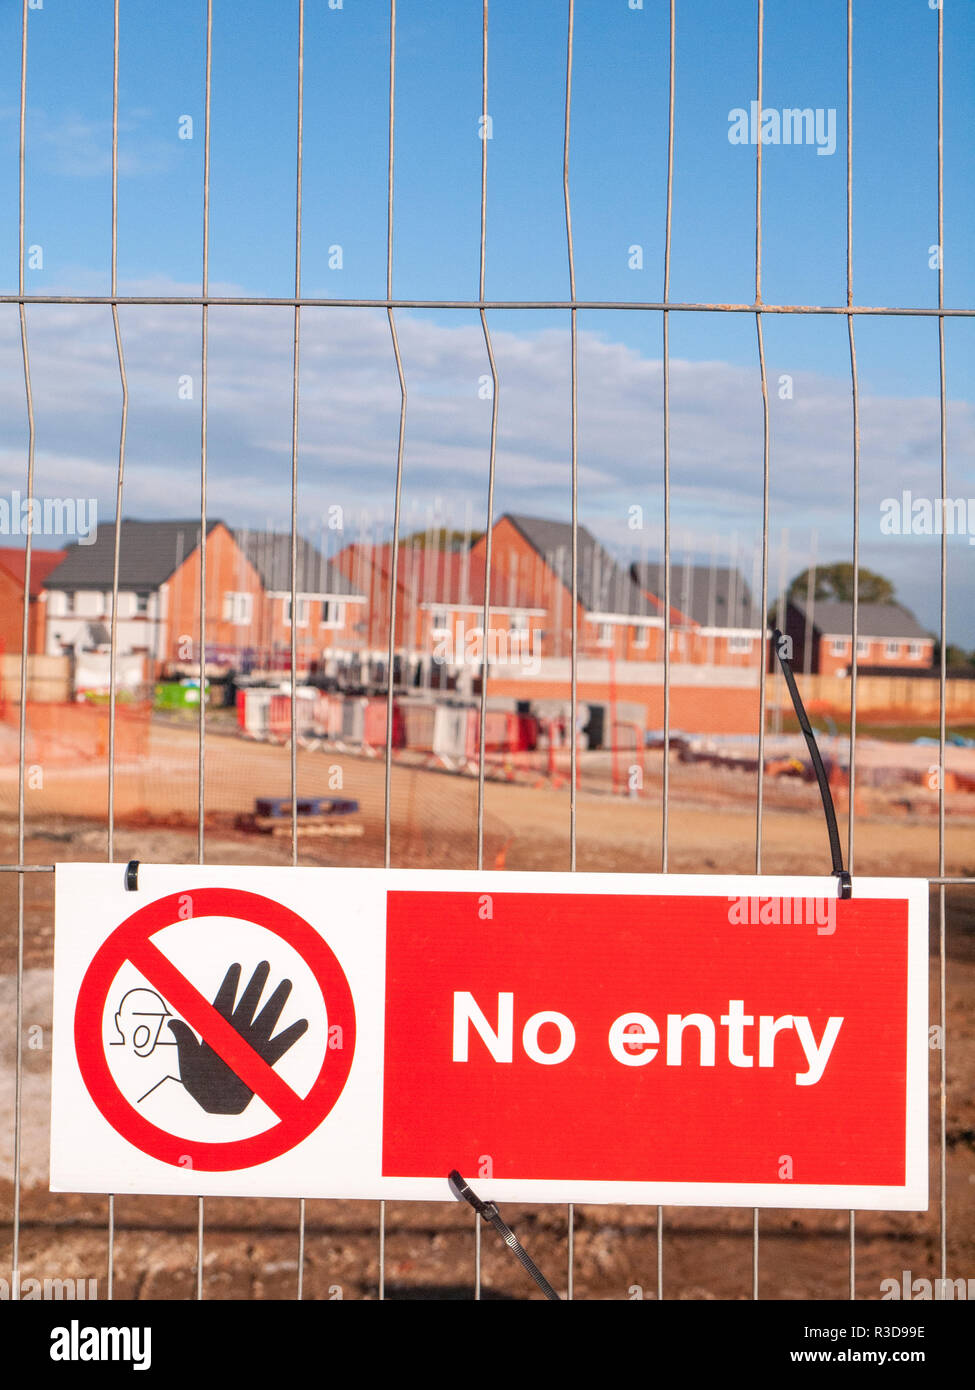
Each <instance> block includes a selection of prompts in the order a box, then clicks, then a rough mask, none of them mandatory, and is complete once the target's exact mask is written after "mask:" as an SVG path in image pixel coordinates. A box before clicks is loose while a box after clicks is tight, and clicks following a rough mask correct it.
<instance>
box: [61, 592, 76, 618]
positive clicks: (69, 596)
mask: <svg viewBox="0 0 975 1390" xmlns="http://www.w3.org/2000/svg"><path fill="white" fill-rule="evenodd" d="M61 612H62V613H73V612H74V594H73V592H72V591H71V590H70V589H66V590H65V592H64V594H63V595H62V596H61Z"/></svg>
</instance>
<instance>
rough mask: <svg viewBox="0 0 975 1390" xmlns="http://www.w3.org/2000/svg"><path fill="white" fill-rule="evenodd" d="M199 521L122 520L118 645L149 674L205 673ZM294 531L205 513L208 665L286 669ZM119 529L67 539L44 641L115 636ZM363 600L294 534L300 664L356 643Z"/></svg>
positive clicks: (70, 647)
mask: <svg viewBox="0 0 975 1390" xmlns="http://www.w3.org/2000/svg"><path fill="white" fill-rule="evenodd" d="M200 536H201V531H200V525H199V522H196V521H133V520H127V519H123V521H122V525H121V535H120V537H119V601H118V621H117V645H118V653H119V655H120V656H127V655H141V656H143V657H144V658H145V660H146V678H147V679H148V680H153V679H155V678H156V677H157V676H159V675H162V674H180V673H182V674H198V673H199V661H200V651H199V637H200V609H201V585H200V570H201V564H200V558H201V555H200ZM290 547H291V534H290V532H288V533H286V534H285V535H280V534H274V533H259V532H243V531H241V532H232V531H231V530H230V529H229V528H228V527H227V526H226V525H225V524H224V522H222V521H208V522H207V544H206V666H207V670H208V671H209V672H211V673H213V674H220V673H222V672H225V671H229V670H231V669H233V670H243V671H252V670H281V669H289V668H290V654H291V623H290V604H291V559H290ZM114 553H115V527H114V525H112V526H100V527H99V529H98V535H97V538H96V540H95V542H94V543H93V544H91V545H85V546H79V545H75V546H71V547H69V548H68V550H67V552H66V553H65V557H64V559H63V561H62V563H61V564H60V565H58V567H57V568H56V569H54V570H53V571H52V572H51V573H50V574H49V575H48V577H47V579H46V580H45V584H44V589H45V595H46V609H47V615H46V637H45V649H46V650H47V651H48V652H49V653H50V654H52V655H58V654H61V653H63V652H82V651H105V650H107V649H108V646H109V643H110V637H111V633H110V624H111V616H112V612H111V610H112V578H113V573H114ZM357 602H358V603H361V599H359V598H357V596H355V595H353V594H351V593H350V592H349V589H348V585H347V584H346V583H345V582H344V580H343V579H342V578H341V576H340V575H338V574H337V573H335V572H334V571H333V570H332V569H331V567H330V566H328V565H327V564H326V563H325V562H324V560H323V559H322V557H321V556H320V555H319V552H318V551H317V550H315V548H314V547H313V546H310V545H309V544H308V542H306V541H304V540H303V539H302V538H301V537H299V538H298V627H299V635H300V638H301V640H300V643H299V668H300V669H304V670H307V669H308V668H309V667H310V666H311V664H312V663H316V662H319V661H320V660H321V659H322V656H323V653H324V652H326V651H330V650H332V649H333V648H334V647H335V646H336V644H337V643H338V642H340V641H346V642H351V639H350V638H349V635H348V628H349V624H350V623H353V621H354V620H353V618H352V616H351V615H352V611H353V608H354V606H355V605H356V603H357Z"/></svg>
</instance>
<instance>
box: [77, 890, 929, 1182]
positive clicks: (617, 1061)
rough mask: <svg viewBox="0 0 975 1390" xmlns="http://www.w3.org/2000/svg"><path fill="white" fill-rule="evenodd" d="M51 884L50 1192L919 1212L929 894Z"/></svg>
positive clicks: (923, 1167) (924, 1165)
mask: <svg viewBox="0 0 975 1390" xmlns="http://www.w3.org/2000/svg"><path fill="white" fill-rule="evenodd" d="M123 880H124V871H123V868H122V867H121V866H119V865H101V864H100V865H75V864H71V865H61V866H59V867H58V870H57V885H56V886H57V912H56V941H55V1025H54V1026H55V1034H54V1084H53V1102H52V1130H51V1186H52V1189H54V1190H58V1191H103V1192H108V1191H111V1192H123V1191H131V1192H167V1193H169V1192H172V1193H188V1194H202V1195H207V1194H226V1195H236V1194H240V1195H266V1196H305V1197H330V1196H331V1197H389V1198H393V1197H406V1198H423V1199H426V1198H445V1197H447V1196H448V1188H447V1174H448V1172H449V1171H450V1170H451V1169H454V1168H457V1169H459V1170H460V1171H461V1172H462V1173H463V1174H464V1175H465V1176H467V1177H469V1178H470V1179H471V1180H474V1179H475V1178H476V1179H477V1182H478V1191H479V1192H482V1194H483V1195H487V1196H490V1197H495V1198H497V1199H499V1200H502V1199H503V1200H526V1201H539V1200H541V1201H545V1200H553V1201H566V1200H575V1201H591V1202H600V1201H629V1202H644V1203H664V1204H706V1205H748V1206H752V1205H755V1206H789V1207H797V1206H818V1207H843V1208H846V1207H860V1208H866V1207H877V1208H887V1209H904V1210H910V1209H920V1208H924V1207H926V1205H927V1066H928V1055H929V1053H928V1038H927V988H928V986H927V886H926V884H925V883H923V882H915V881H905V880H880V879H857V880H855V882H854V886H853V897H852V898H851V899H850V900H848V901H840V900H839V899H838V896H837V885H836V882H835V880H832V879H822V878H801V879H796V878H771V877H764V878H737V877H711V876H680V875H667V876H645V875H612V876H610V875H598V874H518V873H511V874H509V873H462V872H453V871H451V872H442V873H434V872H427V871H411V870H388V871H385V872H379V871H376V870H354V869H256V868H253V869H240V868H234V869H233V870H229V869H225V870H221V869H219V868H202V867H194V868H187V867H183V866H152V865H143V866H142V867H141V869H140V873H139V885H138V889H137V891H134V892H129V891H126V889H125V887H124V881H123Z"/></svg>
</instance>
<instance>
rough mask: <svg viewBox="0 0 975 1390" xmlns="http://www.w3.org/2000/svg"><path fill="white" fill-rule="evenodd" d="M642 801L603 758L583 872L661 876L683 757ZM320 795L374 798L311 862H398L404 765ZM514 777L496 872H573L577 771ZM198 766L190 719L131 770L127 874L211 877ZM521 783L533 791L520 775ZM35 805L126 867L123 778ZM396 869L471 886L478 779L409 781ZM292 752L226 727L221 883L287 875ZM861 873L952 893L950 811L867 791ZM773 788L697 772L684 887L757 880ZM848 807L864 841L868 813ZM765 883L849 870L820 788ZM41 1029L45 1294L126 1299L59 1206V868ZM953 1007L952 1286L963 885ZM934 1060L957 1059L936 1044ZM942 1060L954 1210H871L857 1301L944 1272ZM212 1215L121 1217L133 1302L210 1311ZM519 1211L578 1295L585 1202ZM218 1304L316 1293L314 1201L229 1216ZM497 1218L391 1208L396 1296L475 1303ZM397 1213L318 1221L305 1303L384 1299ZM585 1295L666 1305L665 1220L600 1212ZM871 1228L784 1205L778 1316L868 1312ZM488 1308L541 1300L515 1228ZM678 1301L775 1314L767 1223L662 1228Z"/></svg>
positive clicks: (964, 831) (40, 888)
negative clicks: (281, 868) (802, 1305)
mask: <svg viewBox="0 0 975 1390" xmlns="http://www.w3.org/2000/svg"><path fill="white" fill-rule="evenodd" d="M9 751H10V750H9V748H7V749H5V758H4V762H3V764H2V765H0V862H6V863H16V862H17V861H18V853H19V845H18V828H17V796H18V778H17V768H16V762H13V763H11V760H10V757H9ZM643 769H644V770H643V787H642V789H641V790H640V791H639V794H635V795H627V796H622V795H617V796H613V795H612V794H611V790H612V784H613V768H612V756H611V755H607V754H583V755H581V757H580V787H579V791H578V793H577V866H578V868H579V869H580V870H590V871H594V872H618V871H628V872H634V871H636V872H657V871H659V870H660V868H661V845H662V838H663V815H662V804H663V797H662V781H663V764H662V755H661V754H660V753H659V752H658V751H657V752H654V751H648V752H647V753H646V755H645V759H644V763H643ZM297 773H298V786H297V790H298V794H299V795H300V796H327V795H341V796H342V797H344V798H353V799H355V800H357V801H358V802H359V808H360V809H359V813H358V815H357V816H356V817H355V818H354V819H355V821H356V823H357V824H359V825H361V827H362V830H363V833H362V835H361V836H359V837H356V838H334V837H331V836H311V837H309V838H308V839H307V841H305V840H303V839H302V838H301V836H300V835H299V843H298V859H299V862H300V863H306V864H347V865H360V866H380V865H381V864H382V863H383V853H384V811H385V775H384V764H383V759H382V757H381V756H372V757H364V756H356V755H353V754H350V753H340V752H336V751H335V750H332V749H329V748H327V747H318V748H314V749H299V750H298V754H297ZM523 774H524V769H520V770H517V771H516V772H513V770H512V768H511V767H510V766H507V767H506V766H505V765H504V764H502V763H500V762H499V764H498V765H497V766H496V767H495V768H494V769H492V776H491V778H490V779H489V780H488V781H487V784H486V788H485V817H484V830H485V842H484V864H485V866H486V867H488V868H494V867H497V868H504V869H508V870H514V869H527V870H539V869H550V870H558V869H568V868H569V862H570V859H569V855H570V840H569V836H570V822H569V804H570V803H569V786H568V776H567V759H566V768H565V769H564V770H563V771H562V773H561V774H560V776H559V777H558V779H557V780H558V781H559V782H560V785H557V786H553V785H552V784H551V780H550V779H549V778H548V777H547V776H546V775H544V774H542V773H539V774H538V775H535V773H534V772H532V771H529V773H528V775H523ZM198 777H199V752H198V739H197V735H196V732H195V729H194V728H193V726H192V725H191V724H190V723H186V724H185V725H182V724H180V723H179V722H177V721H161V720H156V721H154V722H153V725H152V729H151V741H150V747H149V750H148V754H147V756H146V757H145V758H144V759H141V760H134V761H132V762H131V763H130V764H128V765H125V764H123V765H121V766H119V767H117V769H116V775H115V786H114V809H115V823H116V831H115V836H114V845H113V851H114V858H115V859H116V860H118V861H121V862H124V861H126V860H128V859H129V858H137V859H140V860H142V861H145V862H159V863H194V862H197V861H198V857H199V844H198V836H197V812H198V787H199V781H198ZM512 778H514V780H511V779H512ZM32 780H33V782H34V785H33V786H29V787H27V788H26V790H25V806H24V809H25V840H24V860H25V862H27V863H36V864H53V863H56V862H58V861H64V860H79V861H103V860H105V859H106V858H107V857H108V837H107V831H106V823H107V811H108V775H107V771H106V763H105V760H104V759H102V760H101V761H100V762H96V761H92V762H86V761H83V760H77V761H75V762H74V763H73V764H71V765H67V766H53V765H43V766H41V767H40V768H39V769H36V770H35V773H34V775H33V779H32ZM391 782H392V785H391V802H390V821H391V860H392V863H393V864H394V865H398V866H406V867H429V868H448V867H449V868H471V867H473V866H474V864H475V855H476V842H477V821H476V813H477V782H476V779H474V778H471V777H467V776H461V775H456V774H450V773H448V772H445V771H442V770H435V769H432V768H427V767H416V766H404V765H402V764H397V765H395V766H394V767H393V769H392V779H391ZM290 792H291V754H290V750H289V749H288V748H287V747H275V746H270V745H265V744H255V743H250V742H247V741H244V740H241V739H240V738H238V737H236V736H235V735H234V734H233V733H232V731H230V730H226V731H225V732H218V729H217V727H215V729H214V731H213V733H212V734H208V737H207V740H206V749H205V818H204V832H205V833H204V854H205V858H206V861H207V862H209V863H214V864H218V863H219V864H288V863H290V862H291V859H292V851H291V842H290V839H289V838H287V837H284V838H278V837H272V836H269V835H260V834H254V833H252V832H247V831H244V830H240V829H238V828H236V824H237V818H238V816H240V815H241V814H242V813H246V812H249V811H252V810H253V807H254V799H255V798H256V797H257V796H282V795H283V796H288V795H290ZM855 801H856V817H855V834H854V841H853V869H854V872H855V873H856V874H870V875H888V874H890V875H899V876H900V875H903V876H919V877H930V876H933V875H937V874H938V873H939V852H938V795H937V792H935V791H933V790H931V789H930V788H928V787H926V786H925V785H923V784H919V783H914V784H905V785H904V786H903V787H884V788H880V787H864V788H863V789H862V790H859V791H857V792H856V794H855ZM973 802H975V798H972V797H971V796H970V795H967V796H966V795H962V794H954V793H953V794H952V795H950V796H949V797H947V798H946V833H945V865H944V872H945V873H946V874H948V875H951V874H957V875H971V874H973V873H975V805H973ZM756 807H757V783H756V778H755V775H754V773H748V772H745V771H740V770H735V769H726V768H715V767H708V766H706V765H703V764H702V765H698V764H689V763H683V762H681V761H680V760H679V759H678V757H677V756H676V754H674V755H672V758H671V766H670V769H669V814H668V823H667V842H668V857H667V868H668V869H669V870H672V871H680V872H685V873H709V872H713V873H717V872H722V873H741V874H745V873H752V872H754V871H755V869H756ZM838 809H839V812H840V816H841V830H842V832H843V843H844V848H846V846H847V838H846V825H845V817H846V812H847V806H846V803H845V798H844V797H843V796H842V794H841V799H840V805H839V808H838ZM760 867H761V869H762V870H763V871H766V872H774V873H825V872H827V871H828V869H829V854H828V845H827V839H826V831H825V824H824V819H823V815H822V809H821V806H820V803H819V795H818V791H817V789H816V787H815V785H814V784H809V783H806V782H803V781H801V780H798V779H794V778H789V777H782V778H777V779H775V780H771V779H767V781H766V786H765V794H764V810H763V836H762V853H761V866H760ZM22 881H23V885H24V888H23V891H24V945H23V949H24V967H25V976H24V1004H23V1022H24V1028H25V1029H28V1030H29V1029H32V1028H33V1030H34V1031H33V1032H32V1033H31V1035H30V1036H31V1038H32V1039H33V1041H34V1043H36V1042H37V1040H38V1039H40V1044H41V1045H40V1046H33V1045H32V1046H30V1047H26V1048H25V1051H24V1065H25V1075H24V1088H23V1136H22V1181H23V1187H22V1193H21V1248H20V1269H21V1277H22V1279H23V1278H27V1277H29V1276H31V1275H36V1276H37V1277H39V1278H44V1277H61V1278H69V1277H70V1278H75V1279H78V1280H81V1279H86V1280H87V1279H97V1280H98V1287H99V1296H100V1297H104V1296H105V1294H106V1292H107V1242H106V1220H107V1208H108V1202H107V1198H103V1197H92V1196H91V1195H64V1194H51V1193H50V1192H49V1191H48V1187H47V1163H48V1157H47V1147H48V1119H49V1104H50V1022H51V971H52V962H53V920H54V919H53V892H54V882H53V875H52V874H49V873H36V874H34V873H32V874H25V875H24V876H23V880H22ZM17 895H18V876H17V875H16V874H0V904H2V917H0V921H2V924H3V925H2V927H0V1019H2V1028H0V1222H2V1223H3V1224H2V1225H0V1230H2V1232H3V1238H2V1239H0V1263H2V1264H4V1265H7V1266H9V1263H10V1258H11V1249H10V1229H11V1228H10V1224H9V1223H10V1217H11V1212H12V1204H13V1184H12V1175H13V1105H14V1096H13V1074H14V1047H15V1028H14V1017H15V1012H14V1011H15V993H16V991H15V981H16V969H17V951H18V947H17V937H18V933H17V922H18V901H17ZM944 901H945V904H946V933H945V939H946V1013H947V1025H948V1026H947V1052H946V1066H947V1079H948V1100H947V1113H946V1128H947V1139H948V1147H947V1171H946V1186H945V1195H946V1201H947V1211H948V1224H947V1232H948V1272H949V1274H950V1275H952V1276H953V1277H955V1278H966V1279H967V1278H975V1095H973V1076H975V1021H973V1016H972V1003H973V1000H975V891H973V889H972V888H971V887H969V886H959V887H951V886H949V887H947V888H946V889H945V890H944ZM931 906H932V913H931V950H932V958H931V995H930V999H931V1019H932V1022H938V1020H939V1018H940V999H939V988H940V985H939V957H938V950H939V938H940V893H939V891H938V890H937V889H935V890H933V891H932V897H931ZM933 1041H935V1042H936V1041H937V1039H934V1040H933ZM941 1058H942V1054H941V1052H940V1050H938V1049H937V1047H933V1048H932V1050H931V1052H930V1064H931V1065H930V1083H931V1084H930V1098H931V1111H930V1134H931V1202H930V1206H929V1209H928V1211H927V1212H926V1213H886V1212H861V1213H858V1214H857V1217H856V1247H855V1250H856V1289H857V1295H858V1297H861V1298H868V1299H876V1298H879V1297H881V1293H882V1290H881V1281H882V1280H884V1279H889V1278H895V1279H898V1280H901V1278H902V1274H903V1271H905V1270H908V1271H910V1272H911V1277H912V1278H922V1277H926V1278H928V1279H934V1278H935V1277H937V1276H938V1275H939V1274H940V1225H939V1196H940V1190H939V1164H938V1132H939V1119H940V1115H939V1101H938V1081H939V1076H940V1066H941ZM197 1214H198V1213H197V1204H196V1202H195V1201H194V1200H192V1199H184V1198H178V1199H176V1198H160V1197H122V1198H118V1199H117V1201H116V1204H115V1231H116V1237H115V1247H114V1250H115V1267H114V1276H115V1289H114V1292H115V1295H116V1296H117V1297H140V1298H150V1299H152V1298H188V1297H192V1296H194V1295H195V1291H196V1272H195V1260H196V1248H197ZM504 1214H505V1216H506V1218H507V1219H508V1220H509V1221H510V1223H511V1224H512V1225H513V1226H514V1227H515V1229H516V1230H517V1232H518V1234H519V1236H520V1237H521V1238H522V1239H523V1241H524V1243H525V1244H526V1246H527V1247H528V1249H529V1250H530V1252H531V1254H532V1255H533V1257H534V1258H535V1259H536V1260H537V1261H538V1263H539V1264H540V1266H541V1267H542V1269H543V1270H544V1271H545V1273H546V1274H547V1276H548V1278H549V1279H550V1280H551V1281H552V1282H553V1283H554V1284H555V1285H556V1287H557V1288H560V1289H562V1290H563V1291H564V1290H565V1288H566V1280H567V1240H566V1236H567V1209H566V1208H565V1207H557V1206H543V1207H532V1208H529V1207H520V1206H512V1207H508V1208H506V1209H505V1213H504ZM204 1217H205V1242H204V1251H205V1258H204V1271H203V1273H204V1279H203V1284H204V1295H205V1296H206V1297H208V1298H242V1299H243V1298H275V1299H276V1298H291V1297H294V1295H295V1293H296V1289H297V1276H298V1266H297V1260H298V1203H297V1202H294V1201H282V1200H274V1201H257V1200H247V1201H243V1200H231V1199H216V1198H210V1199H207V1201H206V1203H205V1213H204ZM473 1219H474V1218H473V1215H472V1213H471V1212H470V1210H469V1209H468V1208H466V1207H464V1208H462V1207H460V1206H458V1205H457V1204H454V1203H449V1202H447V1203H443V1204H428V1203H405V1202H404V1203H387V1205H386V1295H387V1297H392V1298H414V1299H438V1298H448V1299H449V1298H461V1299H462V1298H470V1297H472V1296H473V1281H474V1231H473ZM378 1221H379V1208H378V1204H377V1203H374V1202H373V1203H366V1202H346V1201H322V1200H316V1201H309V1202H308V1203H307V1204H306V1243H305V1265H304V1294H305V1296H306V1297H309V1298H322V1299H327V1298H336V1297H342V1298H346V1299H372V1298H376V1297H377V1296H378V1280H379V1263H378V1260H379V1248H378ZM574 1229H575V1287H574V1292H575V1296H576V1297H580V1298H596V1299H627V1298H634V1297H638V1296H643V1297H646V1298H652V1297H654V1296H655V1295H656V1290H657V1273H656V1271H657V1236H658V1232H657V1221H656V1209H655V1208H644V1207H624V1206H610V1207H600V1206H579V1207H576V1209H575V1226H574ZM849 1229H850V1216H849V1213H848V1212H845V1211H790V1210H774V1211H773V1210H763V1211H762V1212H761V1213H760V1217H759V1230H760V1265H759V1270H760V1281H759V1291H760V1294H761V1296H762V1297H763V1298H771V1299H806V1298H809V1299H823V1298H826V1299H830V1298H843V1297H846V1296H847V1294H848V1289H849ZM482 1246H483V1264H482V1280H483V1290H482V1292H483V1296H484V1297H487V1298H504V1299H512V1298H513V1299H523V1298H531V1297H540V1294H539V1292H538V1290H537V1289H536V1288H535V1286H534V1285H533V1284H532V1283H531V1281H530V1280H529V1278H528V1276H527V1275H525V1274H524V1273H523V1272H522V1270H521V1269H520V1267H519V1266H518V1265H517V1263H516V1262H515V1261H514V1260H513V1259H512V1258H511V1256H510V1253H509V1252H508V1251H507V1250H506V1249H505V1248H504V1246H503V1245H502V1244H501V1242H500V1241H499V1240H498V1239H497V1238H496V1237H495V1235H494V1233H493V1232H492V1231H490V1230H489V1229H487V1228H485V1230H484V1232H483V1241H482ZM663 1248H664V1279H665V1286H664V1290H663V1292H664V1294H665V1296H666V1297H668V1298H682V1299H735V1298H747V1297H750V1296H751V1277H752V1212H751V1210H734V1209H729V1210H725V1209H721V1210H717V1209H713V1208H667V1209H665V1212H664V1224H663Z"/></svg>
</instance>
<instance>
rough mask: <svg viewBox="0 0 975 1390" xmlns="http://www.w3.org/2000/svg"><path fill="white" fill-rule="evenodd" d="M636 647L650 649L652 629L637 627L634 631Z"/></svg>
mask: <svg viewBox="0 0 975 1390" xmlns="http://www.w3.org/2000/svg"><path fill="white" fill-rule="evenodd" d="M633 645H634V647H649V645H650V629H649V628H648V627H635V628H634V629H633Z"/></svg>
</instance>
